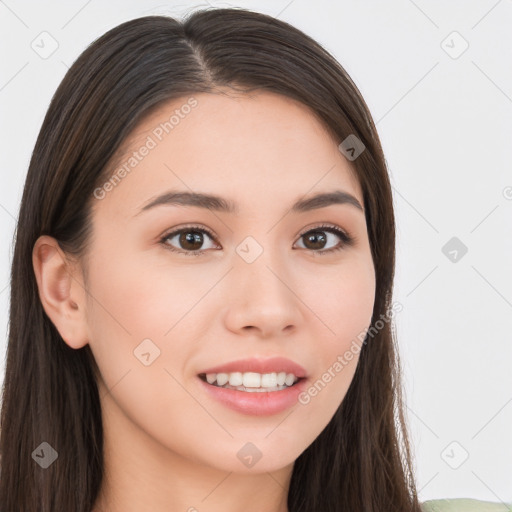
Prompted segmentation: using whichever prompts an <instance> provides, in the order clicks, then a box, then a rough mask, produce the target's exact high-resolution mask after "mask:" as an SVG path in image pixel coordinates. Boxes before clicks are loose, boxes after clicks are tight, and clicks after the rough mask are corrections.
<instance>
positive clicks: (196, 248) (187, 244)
mask: <svg viewBox="0 0 512 512" xmlns="http://www.w3.org/2000/svg"><path fill="white" fill-rule="evenodd" d="M205 235H206V237H207V238H210V239H212V240H213V239H214V237H213V235H212V234H211V233H210V232H209V231H207V230H206V229H204V228H198V227H197V226H192V227H185V228H181V229H179V230H176V231H173V232H171V233H169V234H168V235H165V236H164V237H163V238H162V239H161V240H160V241H161V243H162V244H164V245H165V246H166V247H167V248H168V249H170V250H171V251H175V252H178V253H181V254H185V255H187V256H200V255H202V254H204V252H205V251H206V249H205V248H204V247H203V245H204V243H205ZM173 239H176V241H175V242H174V244H177V245H178V247H176V245H174V244H171V243H169V242H170V241H172V240H173ZM210 248H215V245H213V247H210Z"/></svg>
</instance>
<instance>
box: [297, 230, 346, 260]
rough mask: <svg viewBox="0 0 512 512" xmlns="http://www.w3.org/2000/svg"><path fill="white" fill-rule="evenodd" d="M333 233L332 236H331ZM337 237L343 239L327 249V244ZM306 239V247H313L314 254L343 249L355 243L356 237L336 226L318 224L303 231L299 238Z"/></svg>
mask: <svg viewBox="0 0 512 512" xmlns="http://www.w3.org/2000/svg"><path fill="white" fill-rule="evenodd" d="M329 235H331V236H329ZM336 237H338V239H341V242H340V243H338V245H335V246H334V247H330V248H328V249H325V246H326V245H327V244H328V243H329V241H330V240H333V241H335V239H336ZM302 239H304V240H305V241H304V247H303V248H305V249H311V252H312V253H313V254H319V255H320V254H330V253H332V252H334V251H338V250H340V249H343V248H344V247H346V246H349V245H353V243H354V239H353V238H352V237H351V236H349V235H348V234H347V233H345V231H343V230H341V229H339V228H338V227H336V226H331V225H323V226H318V227H316V228H314V229H310V230H309V231H306V232H305V233H303V234H302V235H301V236H300V238H299V240H302Z"/></svg>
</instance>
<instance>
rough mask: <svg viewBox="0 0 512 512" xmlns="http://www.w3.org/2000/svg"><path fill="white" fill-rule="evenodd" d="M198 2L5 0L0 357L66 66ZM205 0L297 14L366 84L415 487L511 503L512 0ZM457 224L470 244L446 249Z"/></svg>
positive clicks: (0, 101) (1, 25)
mask: <svg viewBox="0 0 512 512" xmlns="http://www.w3.org/2000/svg"><path fill="white" fill-rule="evenodd" d="M201 5H202V6H203V7H206V6H207V5H208V4H206V3H203V4H200V3H195V2H189V3H187V4H185V3H184V2H179V4H178V3H176V2H174V3H173V2H166V3H162V2H152V1H149V0H148V1H141V0H131V1H127V0H123V1H119V0H118V1H112V2H109V3H106V2H100V1H99V0H90V1H88V2H87V1H85V0H84V1H72V2H64V1H62V2H55V1H53V2H44V3H42V2H36V1H33V0H32V1H25V2H19V1H18V2H15V1H14V0H6V1H0V34H2V36H1V45H2V46H1V59H2V60H1V70H0V73H1V75H0V111H1V123H0V130H1V132H0V145H1V146H0V155H1V165H0V169H1V171H0V172H1V192H0V225H1V236H2V245H1V252H0V257H1V260H0V313H1V324H2V325H1V329H2V334H1V336H0V350H1V352H2V354H5V349H6V336H7V324H8V316H7V315H8V305H9V272H10V262H11V257H12V247H11V241H12V234H13V231H14V227H15V219H16V217H17V213H18V208H19V203H20V199H21V194H22V188H23V183H24V179H25V175H26V171H27V167H28V163H29V158H30V154H31V151H32V148H33V146H34V143H35V140H36V137H37V134H38V131H39V128H40V126H41V122H42V120H43V116H44V114H45V112H46V109H47V107H48V105H49V101H50V99H51V96H52V95H53V93H54V91H55V89H56V88H57V86H58V84H59V83H60V81H61V79H62V78H63V76H64V73H65V72H66V70H67V69H68V67H69V66H70V65H71V64H72V63H73V61H74V60H75V59H76V58H77V56H78V55H79V54H80V53H81V52H82V51H83V50H84V49H85V47H86V46H87V45H88V44H89V43H90V42H92V41H93V40H94V39H95V38H96V37H98V36H100V35H101V34H103V33H104V32H106V31H107V30H109V29H110V28H112V27H114V26H116V25H118V24H120V23H121V22H124V21H127V20H129V19H132V18H135V17H139V16H144V15H149V14H169V15H178V16H179V15H180V14H181V13H183V12H184V11H185V10H190V9H191V8H193V7H194V6H201ZM210 5H214V6H222V7H228V6H233V5H236V6H240V7H248V8H251V9H254V10H258V11H261V12H265V13H267V14H271V15H273V16H277V17H279V18H280V19H282V20H284V21H287V22H290V23H292V24H293V25H295V26H297V27H298V28H300V29H302V30H303V31H305V32H306V33H308V34H309V35H311V36H312V37H313V38H315V39H316V40H317V41H319V42H320V43H321V44H323V45H324V46H325V47H326V48H327V49H328V50H329V51H330V52H332V53H333V54H334V55H335V57H336V58H337V59H338V60H339V61H340V62H341V64H342V65H343V66H344V67H345V69H346V70H347V71H348V73H349V74H350V75H351V77H352V78H353V80H354V81H355V83H356V84H357V86H358V87H359V88H360V90H361V92H362V94H363V96H364V98H365V100H366V101H367V103H368V105H369V107H370V110H371V112H372V114H373V116H374V120H375V122H376V124H377V129H378V131H379V134H380V137H381V140H382V143H383V146H384V152H385V155H386V159H387V162H388V166H389V171H390V175H391V180H392V183H393V193H394V201H395V207H396V215H397V222H398V246H397V250H398V255H397V257H398V261H397V274H396V281H395V295H394V300H395V301H399V302H400V303H401V304H402V305H403V308H404V309H403V311H402V312H400V313H398V314H397V316H396V317H395V324H396V329H397V334H398V339H399V343H400V350H401V357H402V364H403V367H404V373H405V378H404V387H405V392H406V403H407V413H408V418H409V422H410V428H411V434H412V441H413V445H414V451H415V464H416V469H417V479H418V489H419V492H420V499H421V500H425V499H431V498H439V497H446V498H447V497H473V498H479V499H488V500H491V501H512V439H511V431H512V429H511V425H512V344H511V334H510V324H511V320H512V269H511V267H512V258H511V256H512V172H511V156H512V144H511V141H512V139H511V132H512V117H511V114H512V66H511V63H512V31H511V27H512V1H510V0H500V1H495V0H488V1H487V0H486V1H483V0H482V1H473V2H467V1H452V2H442V1H439V0H437V1H431V2H427V1H425V0H423V1H420V0H417V1H413V0H392V1H388V2H379V1H377V0H374V1H366V2H361V1H359V2H358V1H355V0H352V1H346V0H344V1H341V2H336V3H335V2H327V1H314V2H312V1H307V0H292V1H291V2H290V1H289V0H286V1H276V2H238V3H236V4H233V3H231V4H229V3H227V2H212V3H211V4H210ZM43 31H47V32H48V33H49V34H51V37H52V38H54V39H55V40H56V41H57V42H58V48H57V50H56V51H55V52H54V53H53V54H52V55H51V56H49V57H48V58H46V59H43V58H41V57H40V56H39V54H38V53H36V52H35V51H34V50H33V49H32V47H31V44H34V45H35V44H39V46H40V47H42V45H43V43H42V42H41V37H48V36H39V35H40V34H41V32H43ZM454 31H455V32H457V33H458V34H453V32H454ZM464 40H465V41H466V42H467V43H464ZM33 41H35V43H33ZM45 41H46V42H45V43H44V44H45V48H46V49H48V48H50V46H49V45H50V41H49V40H48V39H47V40H45ZM465 44H468V45H469V46H468V48H467V49H466V50H465V51H464V52H463V53H461V52H462V50H463V49H464V46H465ZM452 237H457V239H458V241H456V242H455V243H456V244H459V246H458V247H457V246H454V247H451V246H448V248H447V249H445V251H444V252H443V251H442V248H443V247H444V246H445V244H446V243H447V242H448V241H449V240H450V239H451V238H452ZM460 243H463V244H464V245H465V246H466V247H467V249H468V251H467V253H466V254H464V255H463V254H462V252H461V251H460ZM453 250H455V251H457V253H454V252H453ZM450 251H452V252H451V253H450ZM445 253H446V255H445ZM455 257H456V260H455V261H453V258H455ZM34 343H37V340H34ZM2 359H3V358H2ZM0 362H1V364H2V366H1V371H2V380H3V371H4V368H5V362H4V361H3V360H2V361H0ZM466 457H467V459H466V460H464V459H465V458H466Z"/></svg>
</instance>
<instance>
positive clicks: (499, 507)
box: [421, 498, 512, 512]
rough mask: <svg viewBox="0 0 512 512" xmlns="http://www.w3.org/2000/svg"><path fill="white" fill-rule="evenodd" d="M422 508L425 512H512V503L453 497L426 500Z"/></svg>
mask: <svg viewBox="0 0 512 512" xmlns="http://www.w3.org/2000/svg"><path fill="white" fill-rule="evenodd" d="M421 510H422V511H423V512H512V503H499V502H494V501H480V500H474V499H470V498H453V499H442V500H427V501H424V502H423V503H422V504H421Z"/></svg>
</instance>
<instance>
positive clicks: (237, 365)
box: [200, 357, 306, 378]
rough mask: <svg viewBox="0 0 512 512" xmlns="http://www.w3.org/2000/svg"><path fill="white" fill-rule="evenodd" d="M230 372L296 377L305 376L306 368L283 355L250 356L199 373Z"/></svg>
mask: <svg viewBox="0 0 512 512" xmlns="http://www.w3.org/2000/svg"><path fill="white" fill-rule="evenodd" d="M232 372H241V373H245V372H255V373H261V374H264V373H274V372H275V373H279V372H286V373H293V375H295V376H296V377H299V378H302V377H306V370H305V369H304V368H303V367H302V366H301V365H300V364H297V363H295V362H294V361H292V360H290V359H286V358H285V357H271V358H267V359H265V358H250V359H238V360H237V361H231V362H229V363H226V364H222V365H219V366H215V367H212V368H207V369H206V370H203V371H202V372H200V374H203V373H204V374H207V373H232Z"/></svg>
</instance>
